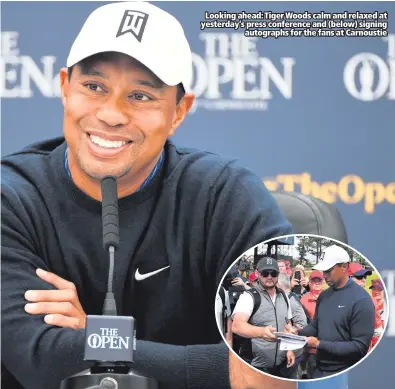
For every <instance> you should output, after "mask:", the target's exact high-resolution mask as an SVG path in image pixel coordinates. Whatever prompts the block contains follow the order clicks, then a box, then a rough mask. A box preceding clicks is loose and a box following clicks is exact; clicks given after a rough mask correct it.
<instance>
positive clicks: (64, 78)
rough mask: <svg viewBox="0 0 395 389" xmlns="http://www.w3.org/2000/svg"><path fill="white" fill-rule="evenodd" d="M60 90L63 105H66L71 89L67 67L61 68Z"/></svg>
mask: <svg viewBox="0 0 395 389" xmlns="http://www.w3.org/2000/svg"><path fill="white" fill-rule="evenodd" d="M60 91H61V96H62V103H63V107H66V103H67V94H68V91H69V79H68V75H67V68H62V69H60Z"/></svg>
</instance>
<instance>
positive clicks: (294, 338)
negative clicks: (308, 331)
mask: <svg viewBox="0 0 395 389" xmlns="http://www.w3.org/2000/svg"><path fill="white" fill-rule="evenodd" d="M274 335H276V337H277V339H279V341H280V350H281V351H288V350H298V349H301V348H303V347H304V345H305V344H306V343H307V339H306V337H305V336H299V335H294V334H290V333H287V332H275V333H274Z"/></svg>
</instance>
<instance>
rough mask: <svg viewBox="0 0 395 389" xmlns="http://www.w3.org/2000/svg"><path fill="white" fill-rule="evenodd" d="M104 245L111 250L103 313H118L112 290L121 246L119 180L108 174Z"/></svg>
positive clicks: (104, 182)
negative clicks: (116, 253) (118, 251)
mask: <svg viewBox="0 0 395 389" xmlns="http://www.w3.org/2000/svg"><path fill="white" fill-rule="evenodd" d="M101 194H102V225H103V247H104V249H105V250H108V251H109V257H110V267H109V271H108V284H107V294H106V298H105V300H104V306H103V315H115V316H116V315H117V306H116V302H115V298H114V293H113V291H112V284H113V280H114V257H115V250H116V249H118V247H119V217H118V193H117V181H116V179H115V178H114V177H112V176H107V177H104V178H103V179H102V182H101Z"/></svg>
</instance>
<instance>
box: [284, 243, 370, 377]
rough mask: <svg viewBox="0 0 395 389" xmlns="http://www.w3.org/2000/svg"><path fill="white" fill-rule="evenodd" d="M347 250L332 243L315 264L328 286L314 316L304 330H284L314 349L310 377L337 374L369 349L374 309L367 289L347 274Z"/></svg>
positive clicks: (319, 298)
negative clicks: (314, 353) (315, 356)
mask: <svg viewBox="0 0 395 389" xmlns="http://www.w3.org/2000/svg"><path fill="white" fill-rule="evenodd" d="M349 262H350V257H349V255H348V253H347V251H346V250H345V249H344V248H342V247H340V246H338V245H332V246H329V247H328V248H326V249H325V250H324V251H323V253H322V256H321V259H320V261H319V262H318V264H317V265H316V266H315V267H314V269H315V270H320V271H322V272H323V274H324V278H325V281H326V283H327V284H328V285H329V286H330V288H328V289H326V290H325V291H323V292H322V293H321V294H320V295H319V297H318V299H317V305H316V310H315V314H314V319H313V320H312V321H311V323H310V324H308V325H307V326H306V327H304V328H303V329H299V330H298V329H295V328H293V327H291V326H290V325H287V327H286V330H287V331H289V332H292V333H297V334H298V335H301V336H307V337H308V338H307V340H308V346H309V347H314V348H316V349H317V364H316V367H315V369H314V372H313V376H312V378H321V377H326V376H330V375H332V374H336V373H339V372H341V371H343V370H346V369H347V368H349V367H351V366H353V365H354V364H355V363H357V362H358V361H360V360H361V359H362V358H363V357H364V356H365V355H366V354H367V352H368V350H369V345H370V342H371V340H372V337H373V333H374V320H375V311H374V305H373V303H372V301H371V299H370V296H369V294H368V292H367V291H366V290H365V289H363V288H361V287H360V286H359V285H357V284H356V283H355V282H353V281H352V280H351V279H350V278H349V277H348V266H349Z"/></svg>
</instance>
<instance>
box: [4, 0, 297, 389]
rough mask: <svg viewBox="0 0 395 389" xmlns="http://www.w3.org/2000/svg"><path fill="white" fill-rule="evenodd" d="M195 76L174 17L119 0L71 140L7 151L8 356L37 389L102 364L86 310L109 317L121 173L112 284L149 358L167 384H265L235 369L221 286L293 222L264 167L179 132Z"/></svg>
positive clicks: (74, 81)
mask: <svg viewBox="0 0 395 389" xmlns="http://www.w3.org/2000/svg"><path fill="white" fill-rule="evenodd" d="M191 78H192V53H191V50H190V47H189V44H188V41H187V39H186V37H185V34H184V31H183V28H182V26H181V25H180V23H179V22H178V21H177V20H176V19H175V18H174V17H173V16H171V15H170V14H168V13H167V12H165V11H163V10H161V9H159V8H157V7H155V6H153V5H151V4H149V3H146V2H121V3H110V4H107V5H104V6H102V7H100V8H98V9H96V10H95V11H94V12H93V13H92V14H91V15H90V16H89V17H88V19H87V20H86V22H85V24H84V26H83V28H82V30H81V32H80V33H79V35H78V37H77V38H76V40H75V42H74V44H73V46H72V48H71V51H70V54H69V57H68V59H67V68H64V69H62V70H61V72H60V81H61V101H62V103H63V107H64V123H63V130H64V131H63V132H64V138H65V139H64V138H56V139H50V140H46V141H43V142H41V143H37V144H35V145H32V146H29V147H28V148H25V149H24V150H23V151H21V152H18V153H15V154H13V155H10V156H7V157H6V158H4V159H3V161H2V162H3V170H2V196H3V198H2V228H3V231H2V335H3V336H2V360H3V363H4V365H5V367H6V368H7V370H8V371H10V372H11V373H12V374H13V375H14V376H15V378H16V379H17V381H19V383H20V384H21V385H22V386H23V387H24V388H26V389H38V388H39V389H55V388H59V385H60V382H61V380H63V379H64V378H66V377H68V376H70V375H72V374H74V373H77V372H79V371H81V370H84V369H85V368H87V367H88V366H89V364H88V363H87V362H85V361H84V360H83V355H84V343H85V324H86V316H87V315H88V314H89V315H93V314H101V312H102V306H103V300H104V297H105V292H106V288H107V276H108V255H107V252H106V251H105V250H104V249H103V247H102V236H101V234H102V220H101V206H102V204H101V200H102V199H101V180H102V179H103V178H104V177H105V176H113V177H115V178H116V180H117V188H118V196H119V209H120V215H119V220H120V247H119V249H118V250H117V253H116V260H115V278H114V285H113V289H114V294H115V297H116V300H117V307H118V314H120V315H125V316H130V315H131V316H134V317H135V318H136V322H137V345H136V352H135V355H134V356H135V365H134V366H135V368H136V369H138V370H140V371H142V372H143V373H146V374H148V375H150V376H153V377H154V378H156V379H157V380H158V381H159V382H160V385H161V386H160V387H161V389H166V388H171V389H184V388H187V387H188V388H197V387H198V388H200V389H209V388H217V389H222V388H224V389H226V388H228V387H229V386H230V385H231V386H232V387H233V388H244V387H245V386H246V385H247V384H250V386H251V387H256V386H257V385H256V383H254V384H252V383H251V382H249V381H248V380H247V381H246V382H244V381H243V380H244V379H245V378H243V377H241V376H240V374H237V369H243V367H236V368H235V367H234V366H237V363H238V360H237V358H235V357H233V354H232V353H231V357H230V358H232V357H233V365H232V364H231V365H230V367H229V350H228V349H227V347H226V345H225V344H223V343H220V341H221V337H220V334H219V332H218V329H217V326H216V323H215V316H214V311H213V304H214V300H215V292H216V289H217V285H218V284H219V282H220V280H221V278H222V275H223V274H224V273H225V272H226V270H227V269H228V267H229V266H230V264H231V263H232V262H233V261H234V260H235V259H236V258H237V257H238V256H240V255H241V254H242V253H243V252H245V251H246V250H247V249H249V248H250V247H252V246H254V245H256V244H258V243H260V242H262V241H264V240H266V239H270V238H274V237H276V236H280V235H287V234H289V233H290V232H291V228H290V224H289V223H288V222H287V221H286V220H285V218H284V216H283V214H282V213H281V211H280V209H279V208H278V206H277V204H276V203H275V201H274V198H273V197H272V196H271V194H270V193H269V192H268V190H267V189H266V188H265V186H264V185H263V183H262V180H261V179H260V178H259V177H258V176H256V175H254V174H253V173H252V172H251V171H249V170H247V169H245V168H244V167H242V166H239V165H238V164H237V163H236V162H235V161H233V160H226V159H223V158H220V157H219V156H216V155H214V154H212V153H207V152H203V151H199V150H191V149H184V148H179V147H176V146H175V145H174V144H173V143H172V142H171V141H170V140H169V139H168V138H169V137H170V136H172V135H173V134H174V132H175V131H176V129H177V128H178V127H179V126H180V125H181V123H182V122H183V120H184V119H185V117H186V116H187V114H188V111H189V110H190V108H191V106H192V104H193V101H194V96H193V94H192V93H191V91H190V89H189V86H190V82H191ZM44 120H45V119H44ZM231 361H232V359H231ZM213 366H215V368H214V367H213ZM247 376H248V375H245V376H244V377H247ZM259 379H260V381H259V382H260V384H259V385H266V383H267V382H269V383H270V386H272V387H273V386H276V383H275V382H273V381H271V380H270V379H269V378H268V377H264V376H259ZM240 380H242V381H240ZM240 382H244V384H241V383H240ZM262 382H263V384H262ZM278 385H280V384H278ZM281 385H282V387H284V385H285V384H282V383H281ZM14 387H15V386H14ZM14 387H13V388H14Z"/></svg>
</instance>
